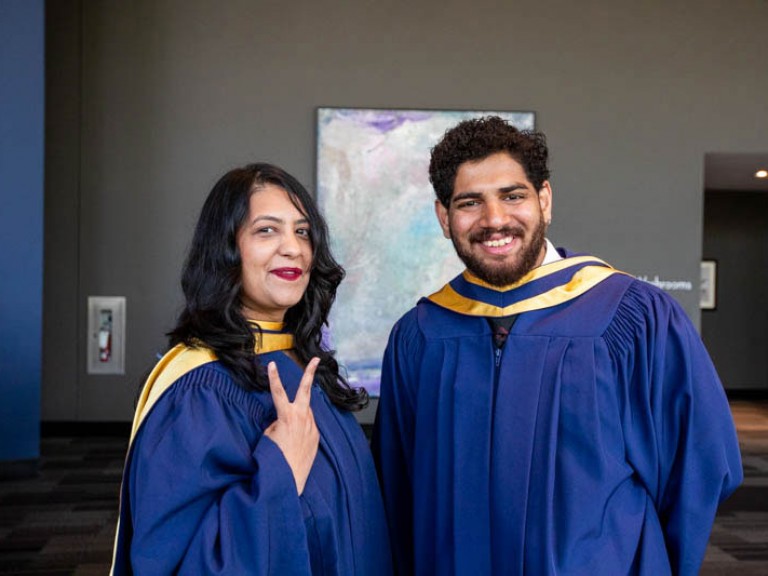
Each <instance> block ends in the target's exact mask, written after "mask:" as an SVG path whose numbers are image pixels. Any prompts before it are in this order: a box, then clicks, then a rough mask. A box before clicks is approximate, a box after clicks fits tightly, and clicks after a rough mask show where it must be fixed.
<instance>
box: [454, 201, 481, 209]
mask: <svg viewBox="0 0 768 576" xmlns="http://www.w3.org/2000/svg"><path fill="white" fill-rule="evenodd" d="M478 204H479V202H478V201H477V200H464V201H463V202H459V204H458V207H459V208H472V207H473V206H477V205H478Z"/></svg>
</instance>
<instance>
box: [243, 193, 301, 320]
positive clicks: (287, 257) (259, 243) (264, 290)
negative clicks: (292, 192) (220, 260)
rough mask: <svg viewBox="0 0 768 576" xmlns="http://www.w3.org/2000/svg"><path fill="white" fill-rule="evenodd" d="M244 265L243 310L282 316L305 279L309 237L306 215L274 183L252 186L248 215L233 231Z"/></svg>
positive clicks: (262, 316)
mask: <svg viewBox="0 0 768 576" xmlns="http://www.w3.org/2000/svg"><path fill="white" fill-rule="evenodd" d="M237 247H238V250H239V251H240V259H241V266H242V285H243V286H242V293H241V296H240V300H241V302H242V306H243V308H242V311H243V315H244V316H245V317H246V318H247V319H249V320H264V321H269V322H282V321H283V318H284V316H285V312H286V311H287V310H288V309H289V308H290V307H292V306H294V305H296V304H298V302H299V301H300V300H301V297H302V296H303V295H304V292H305V291H306V289H307V285H308V284H309V273H310V268H311V266H312V239H311V235H310V226H309V221H308V220H307V218H306V216H304V215H303V214H302V213H301V212H300V211H299V209H298V208H296V206H294V204H293V202H291V198H290V197H289V195H288V192H286V191H285V190H283V189H282V188H280V187H278V186H275V185H273V184H264V185H263V186H259V187H258V188H255V189H254V191H253V193H252V194H251V198H250V204H249V213H248V216H247V218H246V220H245V222H244V223H243V225H242V226H241V228H240V230H239V231H238V233H237Z"/></svg>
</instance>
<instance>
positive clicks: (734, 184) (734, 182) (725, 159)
mask: <svg viewBox="0 0 768 576" xmlns="http://www.w3.org/2000/svg"><path fill="white" fill-rule="evenodd" d="M758 170H768V153H766V154H733V153H710V154H705V155H704V188H705V189H706V190H739V191H764V192H768V178H755V172H757V171H758Z"/></svg>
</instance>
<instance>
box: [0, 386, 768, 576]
mask: <svg viewBox="0 0 768 576" xmlns="http://www.w3.org/2000/svg"><path fill="white" fill-rule="evenodd" d="M731 406H732V408H733V412H734V417H735V419H736V423H737V427H738V429H739V438H740V441H741V444H742V453H743V459H744V471H745V476H746V480H745V482H744V485H743V486H742V487H741V488H739V490H737V492H736V493H735V494H734V495H733V496H732V497H731V498H730V499H729V500H728V501H726V502H725V503H724V504H723V506H722V507H721V509H720V512H719V514H718V517H717V520H716V522H715V526H714V529H713V531H712V538H711V541H710V546H709V549H708V551H707V556H706V559H705V561H704V566H703V568H702V570H701V574H702V575H703V576H757V575H761V576H762V575H766V574H768V403H766V402H745V401H733V402H732V403H731ZM124 438H125V435H109V436H93V435H83V436H79V435H78V436H72V435H70V436H60V435H55V434H54V435H51V434H48V433H45V430H44V436H43V439H42V445H41V459H40V474H39V476H38V477H37V478H34V479H31V480H21V481H19V480H14V481H11V480H4V481H0V575H3V576H6V575H14V576H32V575H34V576H43V575H45V576H105V575H106V574H108V573H109V564H110V560H111V557H112V537H113V533H114V527H115V521H116V518H117V495H118V489H119V486H120V474H121V469H122V463H123V458H124V455H125V444H126V443H125V439H124Z"/></svg>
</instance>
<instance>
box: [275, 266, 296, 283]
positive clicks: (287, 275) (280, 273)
mask: <svg viewBox="0 0 768 576" xmlns="http://www.w3.org/2000/svg"><path fill="white" fill-rule="evenodd" d="M270 272H271V273H272V274H274V275H275V276H277V277H278V278H282V279H283V280H289V281H291V282H293V281H294V280H298V279H299V278H301V274H302V270H301V268H275V269H274V270H271V271H270Z"/></svg>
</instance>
